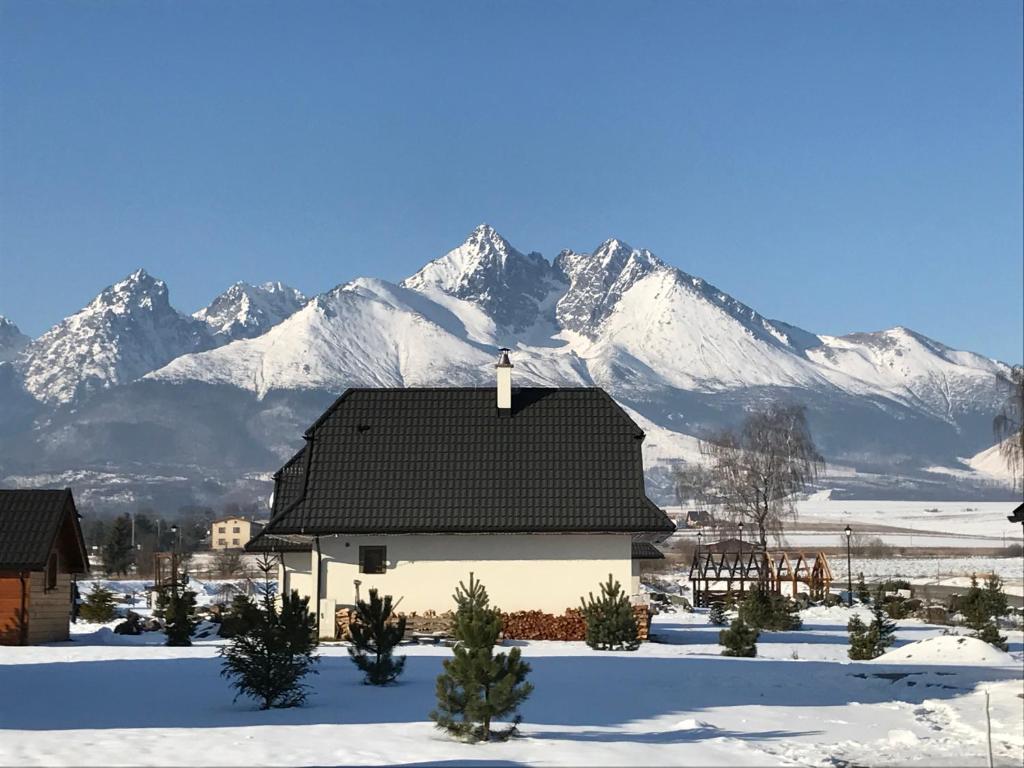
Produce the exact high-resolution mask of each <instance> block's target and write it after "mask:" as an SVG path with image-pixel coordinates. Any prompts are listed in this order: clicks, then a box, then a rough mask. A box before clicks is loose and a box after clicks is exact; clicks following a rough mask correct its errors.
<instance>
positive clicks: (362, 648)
mask: <svg viewBox="0 0 1024 768" xmlns="http://www.w3.org/2000/svg"><path fill="white" fill-rule="evenodd" d="M348 631H349V634H350V635H351V636H352V645H351V646H349V649H348V655H349V657H350V658H351V659H352V662H353V663H354V664H355V665H356V666H357V667H359V669H360V671H361V672H363V674H364V675H366V678H365V680H364V682H366V683H367V684H368V685H386V684H387V683H391V682H394V680H395V679H396V678H397V677H398V676H399V675H400V674H402V669H403V668H404V667H405V657H404V656H399V657H397V658H396V657H395V656H394V655H393V652H394V649H395V647H396V646H397V645H398V644H399V643H400V642H402V637H403V636H404V635H405V617H404V616H399V617H398V618H397V620H396V619H395V614H394V606H393V605H392V603H391V595H385V596H384V598H383V599H381V598H380V597H379V596H378V594H377V590H376V589H371V590H370V601H369V602H366V601H364V600H360V601H358V602H357V603H356V620H355V621H354V622H352V624H350V625H349V629H348Z"/></svg>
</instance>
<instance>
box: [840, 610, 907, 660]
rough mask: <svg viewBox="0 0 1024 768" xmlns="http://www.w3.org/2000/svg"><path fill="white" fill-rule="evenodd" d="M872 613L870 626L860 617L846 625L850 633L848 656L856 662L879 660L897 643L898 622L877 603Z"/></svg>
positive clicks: (854, 617)
mask: <svg viewBox="0 0 1024 768" xmlns="http://www.w3.org/2000/svg"><path fill="white" fill-rule="evenodd" d="M871 612H872V614H873V615H874V617H873V618H872V620H871V623H870V624H864V622H863V621H861V619H860V617H859V616H853V617H852V618H851V619H850V621H849V623H848V624H847V625H846V629H847V631H849V633H850V648H849V650H848V651H847V655H848V656H849V657H850V658H851V659H853V660H854V661H865V660H868V659H877V658H878V657H879V656H881V655H882V654H883V653H885V652H886V650H888V648H889V647H890V646H891V645H892V644H893V642H895V639H896V638H895V633H896V622H894V621H891V620H890V619H889V617H888V616H886V615H885V611H884V610H883V609H882V606H881V605H879V603H878V602H877V601H876V602H875V604H874V606H872V609H871Z"/></svg>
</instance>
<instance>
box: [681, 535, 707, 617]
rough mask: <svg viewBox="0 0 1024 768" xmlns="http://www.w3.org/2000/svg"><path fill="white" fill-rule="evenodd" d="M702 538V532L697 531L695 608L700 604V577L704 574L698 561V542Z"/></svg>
mask: <svg viewBox="0 0 1024 768" xmlns="http://www.w3.org/2000/svg"><path fill="white" fill-rule="evenodd" d="M703 538H704V531H701V530H699V529H698V530H697V557H696V560H697V586H696V587H694V590H693V604H694V605H695V606H700V604H701V596H700V595H701V588H700V587H701V584H700V576H701V574H702V573H703V572H704V564H703V563H702V562H701V561H700V542H701V539H703ZM680 589H682V587H681V586H680Z"/></svg>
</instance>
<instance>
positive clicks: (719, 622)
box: [708, 603, 728, 627]
mask: <svg viewBox="0 0 1024 768" xmlns="http://www.w3.org/2000/svg"><path fill="white" fill-rule="evenodd" d="M708 621H710V622H711V623H712V624H714V625H715V626H716V627H721V626H724V625H725V624H727V623H728V620H727V619H726V617H725V605H723V604H722V603H712V604H711V609H710V610H709V611H708Z"/></svg>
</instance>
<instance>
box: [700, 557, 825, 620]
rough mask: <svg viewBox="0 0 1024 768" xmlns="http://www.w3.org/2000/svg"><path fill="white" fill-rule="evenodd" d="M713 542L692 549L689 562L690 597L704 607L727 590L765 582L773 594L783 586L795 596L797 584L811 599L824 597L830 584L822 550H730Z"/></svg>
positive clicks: (736, 590)
mask: <svg viewBox="0 0 1024 768" xmlns="http://www.w3.org/2000/svg"><path fill="white" fill-rule="evenodd" d="M714 550H715V547H714V545H711V546H710V547H709V549H707V550H705V551H703V552H701V551H698V552H695V553H694V555H693V562H692V563H691V565H690V584H692V585H693V600H694V604H695V605H698V606H704V607H707V606H708V605H710V604H711V603H712V602H715V600H714V598H719V597H725V596H726V595H727V594H729V593H730V592H733V593H736V592H738V593H740V594H743V593H744V592H746V590H747V589H749V588H750V587H752V586H760V585H762V584H763V585H766V586H767V588H768V589H769V590H771V591H772V592H774V593H776V594H781V593H782V588H783V586H784V585H788V586H789V587H790V588H791V593H790V594H791V595H792V596H793V597H796V594H797V590H798V588H799V585H800V584H804V585H806V586H807V591H808V592H809V593H810V596H811V598H812V599H816V600H818V599H821V598H822V597H824V596H825V595H826V594H827V593H828V591H829V589H830V587H831V585H832V569H831V567H830V566H829V564H828V558H827V557H825V553H824V552H817V553H815V555H814V557H813V558H811V557H808V556H807V555H805V554H804V553H803V552H785V551H778V552H771V551H769V552H764V551H762V550H760V549H756V548H751V549H749V550H747V551H743V550H742V549H740V550H738V551H733V552H727V551H714ZM723 585H724V586H723Z"/></svg>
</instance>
